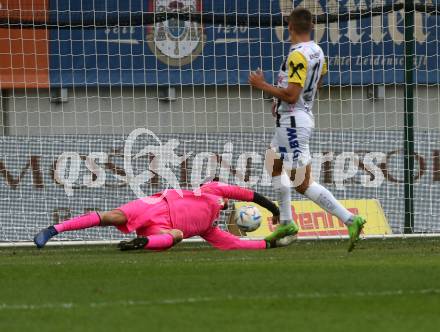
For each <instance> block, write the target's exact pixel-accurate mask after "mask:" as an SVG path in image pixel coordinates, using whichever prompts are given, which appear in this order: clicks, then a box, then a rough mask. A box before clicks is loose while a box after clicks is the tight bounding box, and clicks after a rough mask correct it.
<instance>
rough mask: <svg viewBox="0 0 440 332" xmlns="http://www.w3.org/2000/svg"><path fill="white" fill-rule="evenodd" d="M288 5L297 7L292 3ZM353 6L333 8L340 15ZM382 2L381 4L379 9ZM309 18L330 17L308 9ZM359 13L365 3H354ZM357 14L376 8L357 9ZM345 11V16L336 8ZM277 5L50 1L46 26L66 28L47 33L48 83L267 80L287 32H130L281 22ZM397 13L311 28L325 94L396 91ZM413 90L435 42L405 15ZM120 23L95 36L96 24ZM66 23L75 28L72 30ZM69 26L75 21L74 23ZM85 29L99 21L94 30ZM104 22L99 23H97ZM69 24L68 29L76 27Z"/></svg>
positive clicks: (321, 6) (431, 69) (399, 66)
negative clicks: (151, 20)
mask: <svg viewBox="0 0 440 332" xmlns="http://www.w3.org/2000/svg"><path fill="white" fill-rule="evenodd" d="M295 2H296V5H298V4H301V2H302V1H295ZM357 2H359V1H349V0H344V1H339V3H340V8H339V10H340V12H341V11H342V12H343V11H344V10H353V9H356V7H353V6H354V5H356V3H357ZM389 2H390V1H389ZM316 3H317V4H318V6H317V10H314V12H315V13H316V14H322V13H326V12H333V11H332V10H333V9H331V8H328V7H327V6H328V4H327V3H328V2H327V1H324V0H319V1H318V0H317V1H316ZM362 3H363V6H364V7H362V8H364V9H365V1H363V2H362ZM366 3H367V6H370V7H371V6H375V3H377V4H378V5H381V4H383V3H384V1H374V0H373V1H366ZM349 4H350V8H348V7H344V6H348V5H349ZM353 4H354V5H353ZM289 10H290V8H287V7H286V1H281V0H280V1H269V0H260V1H236V0H225V1H213V0H204V1H200V0H181V1H172V0H143V1H142V0H132V1H122V0H120V1H116V0H112V1H102V0H101V1H98V0H95V1H86V0H81V1H78V0H75V1H73V0H64V1H62V0H58V1H56V0H52V1H50V19H51V21H52V22H54V21H56V22H58V23H60V25H62V24H66V22H67V23H69V22H70V23H72V24H71V27H60V28H52V29H51V30H50V49H49V53H50V82H51V85H53V86H73V85H76V86H84V85H92V86H93V85H128V86H133V85H134V86H136V85H157V84H158V85H168V84H170V85H179V84H195V85H201V84H204V85H214V84H217V85H226V84H228V85H236V84H247V77H248V73H249V71H250V70H255V69H257V68H262V69H263V71H264V72H265V74H266V78H267V79H268V80H269V81H271V82H273V81H275V78H276V75H277V72H278V69H279V66H280V64H281V62H282V60H283V58H284V56H286V54H287V52H288V48H289V43H288V42H287V40H288V32H287V29H283V28H281V27H279V28H276V27H271V26H262V27H257V26H253V27H248V26H235V25H231V26H229V25H223V24H216V25H201V24H199V23H197V22H192V21H191V22H190V21H187V22H183V21H180V22H179V21H177V20H168V21H164V22H158V23H156V24H154V25H143V24H139V23H136V24H133V25H130V22H138V20H137V18H138V17H142V15H143V14H144V13H146V12H155V11H156V12H164V11H168V12H176V11H180V12H188V11H191V12H204V13H214V14H218V15H231V14H238V15H252V16H255V15H266V16H267V15H277V16H279V15H280V14H281V12H282V11H284V13H288V11H289ZM402 14H403V11H401V12H390V13H387V14H384V15H381V16H375V17H367V18H363V19H359V20H351V21H341V22H339V23H328V24H317V25H316V31H315V39H317V40H318V41H319V43H320V45H321V46H322V48H323V50H324V53H325V54H326V55H327V57H328V62H329V75H328V76H327V78H326V81H325V83H326V84H331V85H366V84H382V83H385V84H390V83H403V82H404V68H405V65H404V35H403V23H404V20H403V19H404V18H403V15H402ZM415 18H416V27H415V31H416V41H417V42H416V54H415V55H416V56H415V57H414V61H415V68H416V73H415V74H416V75H415V80H416V82H417V83H421V84H426V83H438V82H439V70H438V69H439V64H438V61H439V60H438V59H439V58H438V55H437V54H438V53H439V51H440V49H439V42H438V40H437V39H438V38H437V36H438V35H440V29H439V26H440V25H439V24H438V23H439V22H437V20H438V18H437V16H435V15H428V14H424V13H419V12H416V13H415ZM115 21H116V22H121V25H119V26H117V25H116V26H115V25H114V24H112V25H111V26H109V27H105V22H115ZM73 22H76V23H73ZM78 22H83V23H84V22H85V23H84V24H79V23H78ZM91 22H100V25H104V26H102V27H96V26H95V25H94V24H91ZM103 23H104V24H103ZM76 25H78V26H76Z"/></svg>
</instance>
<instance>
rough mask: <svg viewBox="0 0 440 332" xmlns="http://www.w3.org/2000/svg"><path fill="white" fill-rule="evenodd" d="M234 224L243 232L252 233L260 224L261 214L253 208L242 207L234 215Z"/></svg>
mask: <svg viewBox="0 0 440 332" xmlns="http://www.w3.org/2000/svg"><path fill="white" fill-rule="evenodd" d="M235 223H236V224H237V226H238V228H240V230H242V231H243V232H253V231H255V230H256V229H257V228H258V227H260V224H261V213H260V211H259V210H258V208H256V207H255V206H250V205H249V206H242V207H241V208H240V209H239V210H238V211H237V213H236V214H235Z"/></svg>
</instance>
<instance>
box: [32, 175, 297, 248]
mask: <svg viewBox="0 0 440 332" xmlns="http://www.w3.org/2000/svg"><path fill="white" fill-rule="evenodd" d="M181 192H182V193H183V197H181V196H179V193H178V192H177V191H176V190H168V191H167V192H166V193H158V194H155V195H153V196H150V197H151V198H152V199H154V198H158V197H161V195H163V197H164V199H162V200H157V202H156V203H155V204H150V203H147V202H145V200H144V199H142V198H140V199H137V200H134V201H131V202H129V203H127V204H125V205H122V206H120V207H119V208H117V209H115V210H112V211H108V212H102V213H101V212H92V213H89V214H85V215H82V216H79V217H75V218H73V219H69V220H66V221H64V222H62V223H60V224H57V225H54V226H50V227H48V228H45V229H43V230H41V231H40V232H39V233H38V234H37V235H36V236H35V238H34V242H35V244H36V246H37V247H38V248H43V247H44V246H45V245H46V243H47V241H49V240H50V239H51V238H52V237H54V236H56V235H57V234H59V233H63V232H68V231H74V230H79V229H85V228H90V227H97V226H114V227H116V228H117V229H118V230H120V231H121V232H122V233H130V232H133V231H134V232H136V234H137V236H138V237H137V238H135V239H133V240H131V241H122V242H120V243H119V248H120V249H121V250H131V249H149V250H166V249H169V248H171V247H172V246H174V245H175V244H177V243H179V242H180V241H182V239H186V238H190V237H192V236H201V237H202V238H204V239H205V240H206V241H208V242H209V243H210V244H211V245H212V246H214V247H216V248H218V249H220V250H233V249H270V248H274V247H277V246H285V245H288V244H290V243H291V242H292V241H291V240H292V239H293V237H292V238H290V239H289V237H287V238H286V239H283V240H280V239H277V238H275V237H274V236H271V235H269V236H268V237H267V238H266V239H265V240H245V239H241V238H239V237H237V236H234V235H232V234H231V233H229V232H225V231H223V230H221V229H220V228H219V227H217V226H215V224H214V223H215V221H216V220H217V218H218V217H219V214H220V211H221V210H225V209H226V208H227V206H228V200H229V199H236V200H241V201H247V202H255V203H257V204H259V205H260V206H262V207H264V208H266V209H267V210H269V211H270V212H271V213H272V214H273V216H274V218H275V219H276V218H277V217H278V216H279V210H278V207H277V206H276V205H275V204H274V203H273V202H272V201H270V200H268V199H267V198H266V197H264V196H262V195H260V194H258V193H257V192H254V191H252V190H249V189H245V188H242V187H239V186H233V185H228V184H225V183H221V182H208V183H206V184H204V185H202V186H201V187H200V192H199V193H196V192H194V191H191V190H182V191H181Z"/></svg>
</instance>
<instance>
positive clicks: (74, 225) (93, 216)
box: [54, 212, 101, 233]
mask: <svg viewBox="0 0 440 332" xmlns="http://www.w3.org/2000/svg"><path fill="white" fill-rule="evenodd" d="M100 222H101V218H100V217H99V215H98V213H97V212H92V213H88V214H85V215H82V216H79V217H75V218H72V219H69V220H66V221H63V222H62V223H61V224H57V225H55V226H54V227H55V229H56V230H57V232H58V233H62V232H66V231H75V230H77V229H84V228H90V227H94V226H98V225H99V223H100Z"/></svg>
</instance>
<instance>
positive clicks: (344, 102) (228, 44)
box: [0, 0, 440, 243]
mask: <svg viewBox="0 0 440 332" xmlns="http://www.w3.org/2000/svg"><path fill="white" fill-rule="evenodd" d="M293 6H305V7H307V8H309V9H310V10H311V11H312V13H313V15H314V19H315V33H314V38H315V40H316V41H317V42H318V43H319V44H320V46H321V47H322V48H323V50H324V53H325V55H326V57H327V61H328V67H329V72H328V75H327V76H326V78H325V81H324V86H323V87H322V88H321V90H320V91H319V96H318V97H317V98H318V99H317V101H316V103H315V106H314V110H313V112H314V114H315V119H316V129H315V131H314V135H313V138H312V141H311V152H312V155H313V164H312V166H313V173H314V178H315V179H316V180H317V181H319V182H320V183H322V184H323V185H325V186H326V187H327V188H329V190H331V191H332V192H333V194H334V195H335V196H336V197H337V198H338V199H340V200H343V203H344V205H345V206H346V207H347V208H349V209H351V210H352V211H354V212H359V213H361V214H364V215H365V216H366V217H367V220H368V225H369V226H368V229H366V235H377V236H383V235H384V234H391V233H393V234H404V233H417V234H433V233H437V232H440V223H439V221H438V220H439V217H440V204H438V202H439V201H440V133H439V127H440V112H439V103H440V102H439V96H440V94H439V92H440V90H439V80H440V76H439V57H438V54H439V51H440V49H439V42H438V40H439V33H440V30H439V23H438V17H439V16H438V15H437V14H438V9H439V8H438V7H437V1H416V2H413V1H406V2H405V1H386V0H383V1H374V0H371V1H351V0H343V1H323V0H316V1H311V0H310V1H294V2H293V3H292V1H287V0H279V1H268V0H260V1H236V0H224V1H214V0H203V1H202V0H178V1H171V0H148V1H147V0H131V1H116V0H114V1H98V0H95V1H71V0H62V1H61V0H60V1H49V0H20V1H12V0H9V1H8V0H6V1H2V2H1V5H0V89H1V99H0V114H1V116H0V132H1V136H0V139H1V145H0V241H1V242H5V243H11V242H19V241H30V240H32V238H33V235H34V234H35V233H36V232H37V231H38V230H39V229H41V228H43V227H47V226H48V225H50V224H55V223H58V222H60V221H62V220H64V219H67V218H69V217H72V216H75V215H78V214H82V213H84V212H87V211H92V210H100V211H103V210H110V209H113V208H115V207H118V206H120V205H122V204H124V203H125V202H127V201H129V200H132V199H135V198H137V197H139V196H142V195H150V194H152V193H155V192H158V191H161V190H163V189H166V188H177V187H178V188H182V189H194V188H196V187H197V186H198V185H199V184H200V183H201V182H203V181H204V180H205V179H208V178H212V177H215V176H216V177H219V178H220V179H221V180H223V181H228V182H229V183H233V184H239V185H243V186H248V187H251V188H254V189H255V190H257V191H259V192H261V193H262V194H265V195H267V196H268V197H271V198H273V199H274V198H275V197H274V195H273V192H272V188H271V183H270V177H269V176H268V174H267V172H265V170H264V167H263V161H264V153H265V150H266V148H267V147H268V146H269V143H270V141H271V137H272V133H273V129H274V126H275V122H274V119H273V117H272V114H271V103H272V100H271V97H270V96H266V95H264V94H262V93H260V92H258V91H256V90H253V89H251V88H250V86H249V85H248V83H247V79H248V75H249V71H251V70H256V69H257V68H261V69H262V70H263V72H264V74H265V78H266V80H267V81H268V82H270V83H275V82H276V78H277V73H278V70H279V67H280V64H281V62H282V60H283V58H284V57H285V56H286V55H287V52H288V48H289V41H288V31H287V25H286V21H285V17H286V15H288V14H289V12H290V11H291V9H292V7H293ZM158 153H159V154H160V153H162V157H163V158H162V159H160V160H159V159H158V158H155V157H157V154H158ZM293 199H294V201H293V203H292V207H293V209H294V216H295V219H296V221H297V223H298V224H299V226H300V228H301V232H300V235H301V236H318V237H325V236H344V235H346V234H347V233H346V230H345V228H344V226H343V225H341V223H340V221H338V220H337V218H332V217H331V216H330V215H328V214H326V213H324V212H323V211H322V210H319V209H318V208H317V207H316V206H315V205H314V204H312V203H310V202H308V201H305V200H304V199H303V198H302V197H301V196H299V195H297V194H293ZM229 213H230V211H227V212H226V213H224V214H223V215H222V217H221V219H220V221H219V223H220V224H222V225H224V226H225V227H227V225H226V224H227V222H228V216H229ZM271 227H273V225H271V224H270V219H269V220H267V218H266V219H265V221H264V222H263V226H262V227H261V229H260V230H259V231H260V232H261V233H256V234H261V235H263V233H264V232H269V231H270V229H271ZM248 235H252V234H248ZM121 237H122V235H121V234H120V233H118V232H117V231H115V230H112V229H106V228H99V229H91V230H87V231H81V232H74V233H69V234H66V233H63V234H62V236H61V237H59V239H63V240H86V241H92V240H107V241H108V240H115V239H120V238H121Z"/></svg>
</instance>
